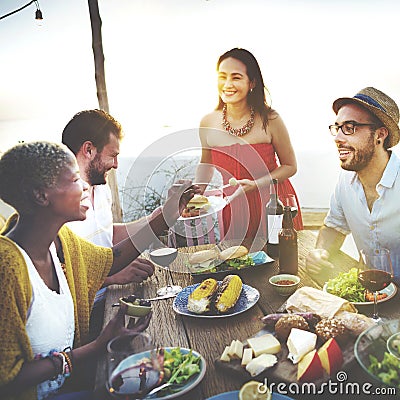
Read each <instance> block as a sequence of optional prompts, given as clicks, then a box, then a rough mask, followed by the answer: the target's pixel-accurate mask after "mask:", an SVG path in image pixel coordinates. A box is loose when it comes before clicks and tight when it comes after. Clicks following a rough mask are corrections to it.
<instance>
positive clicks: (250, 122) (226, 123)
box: [222, 104, 255, 136]
mask: <svg viewBox="0 0 400 400" xmlns="http://www.w3.org/2000/svg"><path fill="white" fill-rule="evenodd" d="M226 108H227V107H226V104H224V107H223V108H222V126H223V127H224V129H225V130H226V131H227V132H228V133H229V134H231V135H233V136H243V135H245V134H246V133H249V132H250V130H251V128H252V127H253V126H254V115H255V112H254V108H253V107H250V119H249V120H248V121H247V122H246V123H245V124H244V125H243V126H242V127H241V128H233V127H232V126H231V124H230V123H229V121H228V120H227V119H226Z"/></svg>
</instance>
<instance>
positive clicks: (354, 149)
mask: <svg viewBox="0 0 400 400" xmlns="http://www.w3.org/2000/svg"><path fill="white" fill-rule="evenodd" d="M344 122H356V123H357V122H358V123H363V124H374V123H375V121H374V118H373V116H372V115H371V114H370V113H369V112H368V111H367V110H366V109H364V108H363V107H360V106H358V105H356V104H351V103H350V104H346V105H344V106H343V107H342V108H340V110H339V111H338V114H337V118H336V124H337V125H341V124H343V123H344ZM372 129H373V127H371V126H358V127H356V130H355V133H354V134H352V135H345V134H344V133H343V132H342V130H341V129H339V131H338V134H337V135H336V137H335V142H336V145H337V148H338V151H339V159H340V163H341V167H342V168H343V169H345V170H348V171H356V172H358V171H361V170H363V169H365V168H366V167H368V165H369V164H370V163H371V160H372V159H373V158H374V156H375V154H376V144H375V141H376V140H375V131H373V130H372Z"/></svg>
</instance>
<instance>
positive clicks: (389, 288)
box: [322, 282, 397, 306]
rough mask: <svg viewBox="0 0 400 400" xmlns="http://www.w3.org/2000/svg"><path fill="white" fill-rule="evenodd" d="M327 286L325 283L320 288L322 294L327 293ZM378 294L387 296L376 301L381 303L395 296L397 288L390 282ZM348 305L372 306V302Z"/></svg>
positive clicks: (353, 302) (354, 302) (358, 302)
mask: <svg viewBox="0 0 400 400" xmlns="http://www.w3.org/2000/svg"><path fill="white" fill-rule="evenodd" d="M327 286H328V283H325V285H324V287H323V288H322V290H323V291H324V292H328V291H327V290H326V288H327ZM328 293H329V292H328ZM379 293H386V294H387V296H386V297H385V298H384V299H380V300H378V303H383V302H384V301H388V300H390V299H391V298H392V297H394V296H395V294H396V293H397V286H396V285H395V284H394V283H393V282H391V284H390V285H389V286H387V287H385V289H382V290H380V291H379ZM350 303H351V304H354V305H355V306H367V305H370V304H374V302H373V301H351V302H350Z"/></svg>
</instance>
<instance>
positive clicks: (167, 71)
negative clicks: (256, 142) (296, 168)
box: [0, 0, 400, 155]
mask: <svg viewBox="0 0 400 400" xmlns="http://www.w3.org/2000/svg"><path fill="white" fill-rule="evenodd" d="M26 3H27V1H24V0H2V1H1V2H0V15H3V14H6V13H7V12H10V11H11V10H14V9H16V8H18V7H20V6H22V5H24V4H26ZM39 4H40V8H41V10H42V12H43V17H44V20H43V25H42V26H41V27H38V26H37V25H36V23H35V20H34V12H35V6H34V5H33V4H32V5H31V6H29V7H28V8H26V9H24V10H23V11H21V12H19V13H18V14H15V15H12V16H10V17H8V18H5V19H3V20H0V43H1V49H2V51H1V52H0V65H1V70H2V73H1V74H0V87H1V91H0V123H2V122H3V123H4V124H5V125H4V126H6V127H7V128H8V129H4V130H3V129H1V130H0V148H4V147H6V146H8V145H9V144H10V143H11V142H12V141H15V139H17V138H18V139H19V140H25V139H26V137H28V138H29V137H32V138H34V139H36V138H39V136H40V135H43V136H46V138H47V137H50V138H54V139H56V138H57V137H59V135H60V132H61V131H62V128H63V127H64V126H65V124H66V123H67V122H68V120H69V119H70V118H71V117H72V115H73V114H75V112H78V111H80V110H82V109H87V108H95V107H98V103H97V97H96V87H95V80H94V66H93V53H92V49H91V31H90V19H89V12H88V5H87V1H86V0H68V1H66V0H64V1H61V0H39ZM99 7H100V14H101V17H102V20H103V29H102V32H103V46H104V53H105V59H106V64H105V68H106V82H107V90H108V95H109V104H110V112H111V114H113V115H114V116H115V117H116V118H117V119H118V120H120V122H121V123H122V124H123V126H124V130H125V135H126V138H125V145H124V146H123V148H122V152H123V154H128V155H131V154H139V153H140V152H141V151H142V150H143V149H145V148H146V147H147V146H148V145H150V144H151V143H152V141H154V140H157V138H158V137H160V135H163V134H165V132H170V131H173V130H179V129H192V128H196V126H197V125H198V123H199V121H200V119H201V117H202V116H203V115H204V114H205V113H208V112H210V111H211V110H212V109H213V108H214V107H215V105H216V101H217V91H216V70H215V64H216V61H217V59H218V57H219V55H220V54H222V53H223V52H225V51H226V50H228V49H230V48H232V47H243V48H246V49H248V50H250V51H251V52H252V53H253V54H254V55H255V56H256V58H257V59H258V62H259V64H260V66H261V69H262V72H263V77H264V81H265V83H266V85H267V87H268V88H269V91H270V93H271V97H272V105H273V107H274V108H275V109H277V111H278V112H279V113H280V114H281V116H282V118H283V119H284V121H285V123H286V125H287V126H288V129H289V133H290V135H291V140H292V142H293V145H294V147H295V150H296V149H297V150H299V151H300V150H302V151H303V150H307V151H318V149H320V148H321V147H322V148H326V149H330V148H331V144H332V140H331V138H330V137H329V133H328V130H327V125H329V124H330V123H332V122H333V121H334V115H333V113H332V111H331V104H332V101H333V100H334V99H335V98H337V97H341V96H353V95H354V94H355V93H356V92H357V91H358V90H359V89H361V88H363V87H366V86H375V87H377V88H379V89H381V90H383V91H384V92H386V93H388V94H389V95H390V96H391V97H393V98H394V99H395V100H397V101H399V102H400V79H399V78H398V65H399V61H400V59H399V53H398V45H397V43H398V42H397V40H398V32H397V26H398V24H397V18H398V15H399V13H400V3H399V2H397V1H396V0H375V1H372V0H346V1H345V0H332V1H329V0H297V1H296V0H242V1H239V0H209V1H206V0H168V1H165V0H99ZM16 121H18V122H19V123H20V124H22V125H20V126H21V127H22V126H23V127H24V129H21V131H20V132H18V131H16V132H15V131H14V129H16V127H17V125H18V123H16ZM23 121H24V122H29V123H30V124H29V125H26V124H23ZM10 122H11V123H10ZM26 127H28V128H26ZM0 128H1V125H0ZM11 131H13V134H9V133H8V132H11Z"/></svg>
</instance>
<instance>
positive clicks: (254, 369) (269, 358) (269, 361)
mask: <svg viewBox="0 0 400 400" xmlns="http://www.w3.org/2000/svg"><path fill="white" fill-rule="evenodd" d="M277 361H278V359H277V358H276V356H274V355H273V354H260V355H259V356H258V357H256V358H253V359H252V360H251V361H250V362H249V363H248V364H247V365H246V371H247V372H249V373H250V375H251V376H256V375H258V374H261V372H263V371H264V370H265V369H267V368H270V367H272V366H273V365H275V364H276V362H277Z"/></svg>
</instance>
